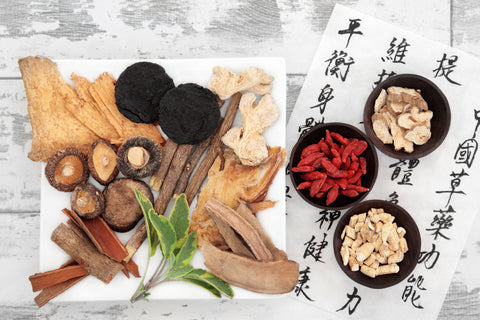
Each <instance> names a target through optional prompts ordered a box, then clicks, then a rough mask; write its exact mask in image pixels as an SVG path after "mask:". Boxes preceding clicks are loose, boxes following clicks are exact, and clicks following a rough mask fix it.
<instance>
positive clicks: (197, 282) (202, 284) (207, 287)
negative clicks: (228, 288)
mask: <svg viewBox="0 0 480 320" xmlns="http://www.w3.org/2000/svg"><path fill="white" fill-rule="evenodd" d="M182 281H183V282H187V283H191V284H195V285H197V286H199V287H201V288H204V289H205V290H208V291H210V292H211V293H212V294H213V295H214V296H215V297H217V298H221V297H222V294H221V293H220V291H218V290H217V289H215V288H214V287H213V286H211V285H209V284H208V283H207V282H205V281H203V280H195V279H190V278H187V277H183V278H182Z"/></svg>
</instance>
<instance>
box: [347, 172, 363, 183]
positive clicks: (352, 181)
mask: <svg viewBox="0 0 480 320" xmlns="http://www.w3.org/2000/svg"><path fill="white" fill-rule="evenodd" d="M361 176H362V171H361V170H357V171H356V172H355V174H354V175H353V176H351V177H350V178H348V183H355V182H357V180H358V179H360V177H361Z"/></svg>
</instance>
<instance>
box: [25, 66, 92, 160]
mask: <svg viewBox="0 0 480 320" xmlns="http://www.w3.org/2000/svg"><path fill="white" fill-rule="evenodd" d="M18 64H19V67H20V71H21V73H22V78H23V82H24V85H25V92H26V96H27V100H28V114H29V116H30V123H31V125H32V132H33V139H32V148H31V150H30V152H29V154H28V157H29V158H30V159H32V160H33V161H45V160H47V159H48V158H49V157H50V156H51V155H52V154H54V153H55V151H57V150H59V149H62V148H65V147H68V146H75V147H77V148H79V149H80V150H82V151H83V152H85V153H88V149H89V148H90V145H91V144H92V143H93V142H94V141H95V140H97V139H98V138H99V137H98V135H97V134H95V133H94V132H93V131H91V130H90V129H88V128H87V127H85V126H84V125H83V124H82V123H81V122H80V121H78V119H77V118H76V117H75V116H74V115H73V114H72V113H71V112H70V111H69V110H68V109H67V108H66V107H65V104H72V103H76V102H78V100H79V98H78V95H77V93H76V92H75V90H74V89H73V88H72V87H70V86H69V85H68V84H67V83H66V82H65V80H64V79H63V78H62V76H61V75H60V73H59V72H58V69H57V65H56V64H55V63H54V62H53V61H51V60H50V59H47V58H43V59H42V58H40V57H27V58H23V59H20V60H19V61H18Z"/></svg>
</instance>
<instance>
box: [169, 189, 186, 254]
mask: <svg viewBox="0 0 480 320" xmlns="http://www.w3.org/2000/svg"><path fill="white" fill-rule="evenodd" d="M189 215H190V208H189V207H188V202H187V197H186V196H185V194H184V193H182V194H181V195H179V196H178V198H177V199H176V200H175V205H174V206H173V209H172V212H170V217H169V220H170V223H171V224H172V225H173V228H174V229H175V233H176V235H177V244H176V246H175V248H176V249H180V248H181V247H182V245H183V243H184V242H185V240H186V239H187V236H188V228H190V219H189V218H188V216H189Z"/></svg>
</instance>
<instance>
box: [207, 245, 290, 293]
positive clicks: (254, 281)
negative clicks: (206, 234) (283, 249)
mask: <svg viewBox="0 0 480 320" xmlns="http://www.w3.org/2000/svg"><path fill="white" fill-rule="evenodd" d="M200 250H201V251H202V254H203V256H204V257H205V266H206V267H207V268H208V269H209V270H210V272H212V273H213V274H214V275H216V276H217V277H219V278H220V279H222V280H224V281H226V282H228V283H230V284H232V285H235V286H238V287H241V288H245V289H247V290H250V291H254V292H260V293H269V294H280V293H287V292H290V291H292V290H293V288H294V287H295V285H296V284H297V281H298V274H299V271H298V269H299V265H298V263H296V262H295V261H291V260H279V261H273V262H261V261H255V260H252V259H248V258H245V257H242V256H239V255H236V254H233V253H231V252H227V251H222V250H220V249H218V248H215V247H214V246H212V245H211V244H209V243H205V244H204V245H202V246H201V247H200Z"/></svg>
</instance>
